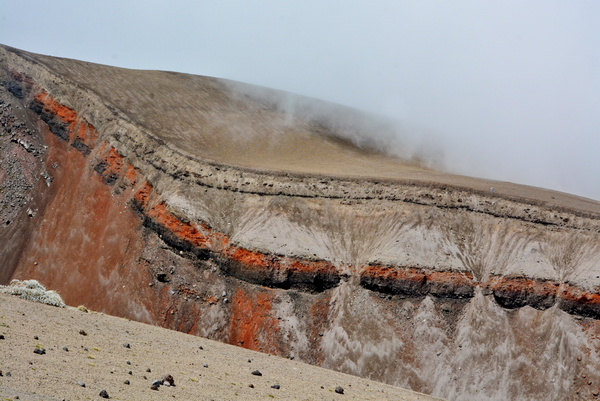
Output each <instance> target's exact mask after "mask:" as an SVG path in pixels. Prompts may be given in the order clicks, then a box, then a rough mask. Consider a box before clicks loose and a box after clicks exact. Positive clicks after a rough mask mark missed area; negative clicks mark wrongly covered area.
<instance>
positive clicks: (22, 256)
mask: <svg viewBox="0 0 600 401" xmlns="http://www.w3.org/2000/svg"><path fill="white" fill-rule="evenodd" d="M0 63H1V66H2V70H1V74H2V77H1V79H0V81H2V83H3V85H2V87H0V95H1V100H2V101H3V103H2V107H3V108H2V114H1V115H0V117H1V118H2V124H3V135H2V137H0V139H1V141H2V143H1V146H2V147H1V149H0V153H1V158H2V160H3V162H2V164H0V167H1V168H2V170H1V171H0V185H3V188H4V191H3V192H2V193H1V194H0V196H2V199H1V201H2V202H4V203H3V204H4V205H6V207H5V208H3V209H2V211H0V218H1V219H2V221H3V225H2V228H1V229H2V231H0V241H1V243H2V244H3V248H2V250H0V257H3V258H4V259H3V260H6V261H7V262H5V265H3V266H2V271H1V272H0V273H1V274H0V280H2V281H3V282H6V281H8V280H10V279H11V278H19V279H26V278H27V279H29V278H32V279H37V280H38V281H40V282H41V283H42V284H44V285H45V286H46V287H47V288H52V289H55V290H57V291H58V292H59V293H60V294H61V296H62V297H63V299H64V300H65V301H66V302H67V304H69V305H78V304H86V305H88V306H89V307H91V308H92V309H95V310H100V311H103V312H106V313H110V314H114V315H117V316H123V317H128V318H131V319H136V320H139V321H142V322H147V323H152V324H157V325H161V326H163V327H168V328H172V329H176V330H180V331H183V332H186V333H190V334H196V335H201V336H204V337H208V338H211V339H215V340H219V341H223V342H227V343H230V344H235V345H239V346H243V347H245V348H249V349H253V350H259V351H263V352H268V353H272V354H276V355H280V356H285V357H293V358H295V359H297V360H301V361H305V362H309V363H312V364H316V365H320V366H323V367H327V368H332V369H336V370H341V371H343V372H347V373H351V374H355V375H359V376H363V377H368V378H375V379H377V380H381V381H384V382H386V383H390V384H394V385H399V386H403V387H406V388H410V389H413V390H417V391H422V392H426V393H429V394H433V395H436V396H441V397H445V398H450V399H472V398H474V397H475V398H477V397H482V398H485V397H488V398H491V399H522V398H557V396H556V394H560V396H558V398H559V399H560V398H564V399H570V398H577V397H588V396H593V394H594V392H596V391H597V389H598V388H599V387H600V375H599V374H598V372H597V369H595V368H594V366H595V364H597V360H598V358H599V357H600V355H599V354H598V349H599V347H600V344H599V342H598V334H599V333H600V323H599V322H600V320H599V318H600V294H599V293H598V286H600V204H599V203H598V202H595V201H592V200H589V199H584V198H580V197H576V196H572V195H568V194H563V193H558V192H554V191H549V190H544V189H540V188H533V187H527V186H521V185H516V184H511V183H503V182H493V181H488V180H483V179H476V178H470V177H462V176H456V175H451V174H445V173H443V172H438V171H434V170H431V169H428V168H425V167H423V166H421V165H420V164H419V163H417V162H415V161H406V160H402V159H399V158H394V157H391V156H390V155H388V154H386V153H385V152H383V150H389V149H392V150H393V151H394V152H398V153H400V154H402V149H401V147H400V148H396V146H400V144H401V143H402V142H401V141H399V142H395V140H394V137H393V135H394V127H393V125H391V124H390V123H389V122H387V121H383V120H381V119H378V118H376V117H373V116H368V115H365V114H362V113H360V112H358V111H356V110H351V109H348V108H345V107H342V106H337V105H332V104H328V103H325V102H320V101H316V100H311V99H306V98H302V97H298V96H294V95H291V94H286V93H283V92H277V91H273V90H269V89H265V88H257V87H253V86H250V85H245V84H241V83H235V82H231V81H226V80H220V79H215V78H208V77H199V76H192V75H186V74H178V73H169V72H158V71H135V70H126V69H119V68H114V67H108V66H102V65H96V64H91V63H85V62H80V61H75V60H67V59H59V58H53V57H48V56H41V55H36V54H31V53H27V52H23V51H20V50H17V49H12V48H8V47H1V48H0ZM9 103H10V106H9ZM373 137H377V138H380V139H378V140H377V141H374V140H373V139H372V138H373ZM491 187H493V188H494V191H490V188H491ZM582 377H585V380H584V379H582ZM498 378H502V379H501V380H499V379H498ZM588 382H591V383H592V384H588ZM563 395H564V397H563Z"/></svg>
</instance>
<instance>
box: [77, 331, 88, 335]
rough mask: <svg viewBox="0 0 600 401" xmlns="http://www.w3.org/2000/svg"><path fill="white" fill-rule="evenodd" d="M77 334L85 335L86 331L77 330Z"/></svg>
mask: <svg viewBox="0 0 600 401" xmlns="http://www.w3.org/2000/svg"><path fill="white" fill-rule="evenodd" d="M79 334H81V335H82V336H87V333H86V332H85V330H79Z"/></svg>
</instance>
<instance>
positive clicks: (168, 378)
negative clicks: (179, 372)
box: [162, 375, 175, 387]
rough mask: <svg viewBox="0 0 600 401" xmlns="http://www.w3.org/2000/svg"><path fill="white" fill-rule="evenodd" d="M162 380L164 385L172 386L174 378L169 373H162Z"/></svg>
mask: <svg viewBox="0 0 600 401" xmlns="http://www.w3.org/2000/svg"><path fill="white" fill-rule="evenodd" d="M162 382H163V385H164V386H167V387H169V386H173V387H175V379H173V376H171V375H164V376H163V377H162Z"/></svg>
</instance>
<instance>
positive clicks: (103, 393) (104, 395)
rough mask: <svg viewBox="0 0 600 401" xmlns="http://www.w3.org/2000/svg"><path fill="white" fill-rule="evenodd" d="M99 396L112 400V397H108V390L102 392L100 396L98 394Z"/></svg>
mask: <svg viewBox="0 0 600 401" xmlns="http://www.w3.org/2000/svg"><path fill="white" fill-rule="evenodd" d="M98 395H99V396H100V397H102V398H110V397H109V396H108V393H107V392H106V390H102V391H100V394H98Z"/></svg>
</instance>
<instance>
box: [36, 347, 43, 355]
mask: <svg viewBox="0 0 600 401" xmlns="http://www.w3.org/2000/svg"><path fill="white" fill-rule="evenodd" d="M33 353H34V354H38V355H44V354H45V353H46V350H45V349H43V348H36V349H34V350H33Z"/></svg>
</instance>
